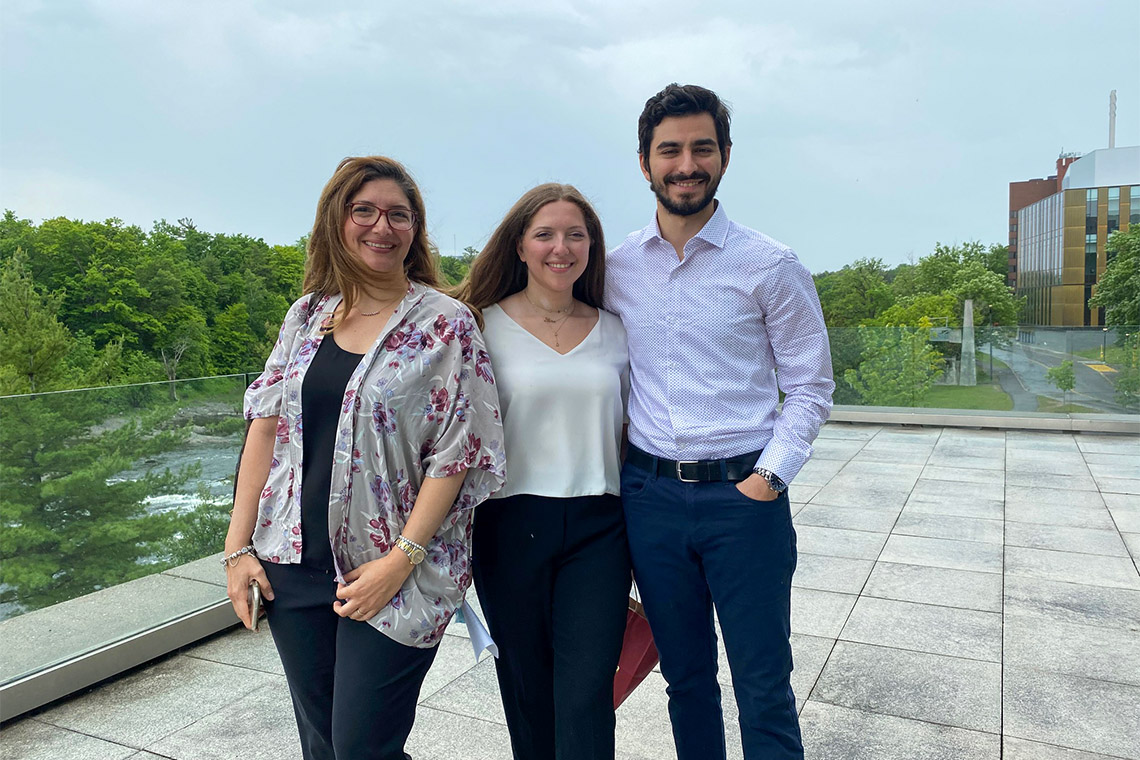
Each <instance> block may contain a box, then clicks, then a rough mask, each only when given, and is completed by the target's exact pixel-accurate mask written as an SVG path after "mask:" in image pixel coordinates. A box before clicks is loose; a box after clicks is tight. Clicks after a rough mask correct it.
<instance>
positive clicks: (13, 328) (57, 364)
mask: <svg viewBox="0 0 1140 760" xmlns="http://www.w3.org/2000/svg"><path fill="white" fill-rule="evenodd" d="M62 300H63V299H62V296H61V295H50V294H44V293H41V292H40V290H39V288H37V287H36V285H35V283H34V282H32V278H31V275H30V274H29V271H28V259H27V255H26V254H25V253H24V251H23V250H22V249H16V251H15V253H14V254H13V256H12V257H11V258H9V259H8V260H6V261H4V262H3V264H0V394H12V393H35V392H36V391H45V390H51V389H52V388H53V387H56V386H57V385H58V384H59V382H60V381H61V380H62V379H63V377H64V376H65V371H66V365H65V364H64V361H63V360H64V358H65V357H66V356H67V353H68V351H69V350H70V349H71V346H72V343H73V340H72V337H71V333H70V332H69V331H68V329H67V328H66V327H65V326H64V325H63V324H61V323H60V322H59V320H58V319H56V315H57V314H58V313H59V307H60V303H61V302H62Z"/></svg>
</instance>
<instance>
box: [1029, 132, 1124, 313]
mask: <svg viewBox="0 0 1140 760" xmlns="http://www.w3.org/2000/svg"><path fill="white" fill-rule="evenodd" d="M1011 188H1012V185H1011ZM1013 213H1015V214H1016V227H1014V220H1013V219H1012V218H1011V232H1014V231H1016V236H1017V238H1016V248H1015V250H1016V252H1017V253H1016V255H1017V270H1016V280H1015V283H1016V285H1015V287H1016V291H1017V295H1019V296H1025V297H1026V306H1025V311H1024V312H1023V313H1022V318H1021V321H1022V323H1023V324H1034V325H1050V326H1064V327H1081V326H1086V327H1087V326H1100V325H1102V324H1103V323H1104V314H1103V309H1089V306H1088V300H1089V298H1090V297H1091V296H1092V294H1093V292H1094V290H1095V288H1096V284H1097V282H1098V281H1099V279H1100V276H1101V275H1102V274H1103V273H1104V269H1105V267H1106V266H1107V265H1108V258H1107V252H1106V250H1105V243H1107V242H1108V236H1109V235H1111V234H1112V233H1113V232H1116V231H1118V230H1127V229H1128V228H1129V226H1130V225H1132V224H1138V223H1140V146H1133V147H1127V148H1106V149H1102V150H1094V151H1093V152H1091V153H1089V154H1088V155H1085V156H1083V157H1081V158H1079V159H1077V160H1075V161H1073V162H1072V163H1071V164H1069V165H1068V166H1067V167H1066V171H1065V172H1064V175H1063V177H1062V178H1061V179H1060V191H1059V192H1056V193H1053V194H1051V195H1048V196H1046V197H1045V198H1043V199H1041V200H1038V201H1036V202H1034V203H1030V204H1028V205H1026V206H1025V207H1023V208H1021V209H1019V210H1017V211H1016V212H1013ZM1013 213H1011V217H1012V216H1013Z"/></svg>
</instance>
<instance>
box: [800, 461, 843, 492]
mask: <svg viewBox="0 0 1140 760" xmlns="http://www.w3.org/2000/svg"><path fill="white" fill-rule="evenodd" d="M845 464H847V460H845V459H815V458H814V457H813V458H812V459H809V460H808V461H807V462H806V463H804V466H803V467H802V468H800V471H799V472H798V473H796V477H795V479H794V480H793V481H792V484H791V486H789V488H791V487H792V486H799V485H805V486H825V485H827V484H828V482H829V481H830V480H831V479H832V478H834V477H835V476H836V475H838V474H839V471H840V470H842V469H843V465H845Z"/></svg>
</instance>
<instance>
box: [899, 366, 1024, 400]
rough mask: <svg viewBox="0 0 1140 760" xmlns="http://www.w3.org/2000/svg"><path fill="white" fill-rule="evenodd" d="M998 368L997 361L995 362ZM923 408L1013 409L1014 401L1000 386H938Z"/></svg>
mask: <svg viewBox="0 0 1140 760" xmlns="http://www.w3.org/2000/svg"><path fill="white" fill-rule="evenodd" d="M994 367H995V368H996V367H997V360H996V359H995V360H994ZM921 405H922V406H924V407H926V408H928V409H997V410H999V411H1009V410H1011V409H1013V399H1012V398H1010V395H1009V394H1008V393H1006V392H1005V391H1003V390H1002V389H1001V386H999V385H996V384H994V385H975V386H974V387H972V388H970V387H968V386H964V385H936V386H934V387H933V388H931V389H930V392H929V393H928V394H926V398H925V399H924V400H923V402H922V404H921Z"/></svg>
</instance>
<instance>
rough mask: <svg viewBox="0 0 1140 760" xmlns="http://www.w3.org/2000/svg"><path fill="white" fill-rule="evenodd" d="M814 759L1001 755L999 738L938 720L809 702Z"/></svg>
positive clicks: (947, 759) (807, 733) (809, 753)
mask: <svg viewBox="0 0 1140 760" xmlns="http://www.w3.org/2000/svg"><path fill="white" fill-rule="evenodd" d="M800 729H801V731H802V733H803V737H804V755H805V756H806V757H809V758H813V759H814V760H964V759H965V758H969V760H998V758H999V757H1000V756H1001V747H1000V738H999V737H997V736H995V735H993V734H987V733H982V732H980V731H968V730H966V729H962V728H951V727H950V726H940V725H937V724H934V723H925V722H922V721H917V720H907V719H906V718H898V717H895V716H892V715H880V714H878V713H874V712H864V711H862V710H854V709H851V708H848V707H841V706H839V705H831V704H827V703H825V702H816V701H814V700H813V701H809V702H808V703H807V704H806V705H805V706H804V709H803V712H802V713H801V714H800Z"/></svg>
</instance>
